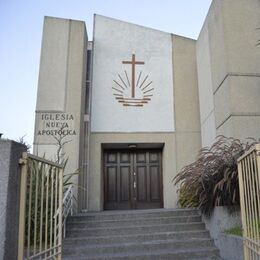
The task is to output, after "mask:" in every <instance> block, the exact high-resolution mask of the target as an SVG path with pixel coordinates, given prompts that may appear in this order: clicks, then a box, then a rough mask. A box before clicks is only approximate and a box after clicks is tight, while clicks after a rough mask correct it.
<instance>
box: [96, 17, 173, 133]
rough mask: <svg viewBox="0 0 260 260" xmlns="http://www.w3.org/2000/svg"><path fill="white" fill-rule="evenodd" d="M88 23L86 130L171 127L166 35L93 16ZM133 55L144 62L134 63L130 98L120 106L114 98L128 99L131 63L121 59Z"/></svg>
mask: <svg viewBox="0 0 260 260" xmlns="http://www.w3.org/2000/svg"><path fill="white" fill-rule="evenodd" d="M94 24H95V28H94V38H93V41H94V48H93V82H92V86H93V90H92V119H93V120H92V122H91V131H92V132H172V131H174V111H173V107H174V102H173V100H174V97H173V76H172V57H171V55H172V41H171V35H170V34H168V33H164V32H160V31H157V30H153V29H148V28H145V27H142V26H138V25H134V24H129V23H126V22H122V21H118V20H114V19H111V18H107V17H103V16H99V15H95V23H94ZM133 54H135V59H136V60H137V61H141V62H143V63H144V64H137V65H135V100H136V101H133V102H135V103H131V104H130V106H124V105H123V103H119V102H118V101H119V100H118V99H116V98H119V97H120V96H118V95H123V97H124V98H131V91H132V65H131V64H123V63H122V61H131V60H132V55H133ZM142 83H143V84H142ZM142 89H143V90H142ZM143 98H144V99H145V98H146V99H147V103H144V104H143V106H139V107H137V106H134V105H138V104H139V103H138V100H140V99H143ZM131 105H133V106H131ZM155 122H156V123H155Z"/></svg>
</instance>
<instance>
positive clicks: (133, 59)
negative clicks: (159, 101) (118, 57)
mask: <svg viewBox="0 0 260 260" xmlns="http://www.w3.org/2000/svg"><path fill="white" fill-rule="evenodd" d="M122 63H123V64H131V65H132V84H131V85H132V86H131V87H132V98H134V97H135V65H144V62H143V61H136V60H135V54H132V60H131V61H122Z"/></svg>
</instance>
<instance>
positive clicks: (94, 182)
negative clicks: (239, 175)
mask: <svg viewBox="0 0 260 260" xmlns="http://www.w3.org/2000/svg"><path fill="white" fill-rule="evenodd" d="M259 27H260V1H259V0H225V1H223V0H213V1H212V4H211V7H210V10H209V13H208V15H207V17H206V20H205V22H204V25H203V27H202V29H201V32H200V35H199V37H198V39H197V40H194V39H189V38H186V37H183V36H179V35H175V34H171V33H166V32H162V31H158V30H155V29H151V28H146V27H143V26H141V25H136V24H131V23H128V22H124V21H119V20H116V19H113V18H109V17H104V16H101V15H94V28H93V40H90V39H88V36H87V30H91V28H86V25H85V23H84V22H83V21H76V20H71V19H61V18H55V17H45V19H44V27H43V38H42V49H41V61H40V71H39V82H38V94H37V105H36V119H35V135H34V153H35V154H38V155H41V156H42V155H45V156H46V157H48V158H50V159H52V160H58V159H68V163H67V165H66V174H67V173H72V172H75V171H77V170H78V172H79V174H76V175H75V176H74V177H73V182H74V184H75V185H74V190H75V195H76V197H77V204H78V210H79V211H80V210H87V211H103V210H112V209H113V210H122V209H148V208H176V207H178V195H177V189H178V187H176V186H174V183H173V181H172V180H173V178H174V177H175V176H176V174H177V173H178V171H180V169H181V168H182V167H183V166H185V165H187V164H189V163H191V162H193V161H194V160H195V158H196V155H197V154H198V151H199V149H201V148H202V147H204V146H210V145H211V144H212V143H213V142H214V140H215V138H216V136H217V135H225V136H228V137H235V138H240V139H245V138H246V137H254V138H259V136H260V105H259V100H260V45H259V41H260V30H259Z"/></svg>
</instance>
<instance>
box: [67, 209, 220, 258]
mask: <svg viewBox="0 0 260 260" xmlns="http://www.w3.org/2000/svg"><path fill="white" fill-rule="evenodd" d="M62 259H64V260H72V259H73V260H74V259H79V260H80V259H84V260H85V259H91V260H92V259H93V260H94V259H107V260H109V259H116V260H119V259H142V260H143V259H156V260H158V259H181V260H183V259H200V260H202V259H203V260H206V259H208V260H209V259H220V258H219V252H218V250H217V248H216V247H215V245H214V242H213V240H212V239H211V238H210V236H209V232H208V231H206V229H205V225H204V223H203V222H202V220H201V216H200V215H199V212H198V211H197V210H193V209H180V210H179V209H177V210H165V209H156V210H133V211H105V212H101V213H86V214H82V215H78V216H73V217H70V218H69V219H68V221H67V237H66V239H65V240H64V243H63V257H62Z"/></svg>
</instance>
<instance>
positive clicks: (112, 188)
mask: <svg viewBox="0 0 260 260" xmlns="http://www.w3.org/2000/svg"><path fill="white" fill-rule="evenodd" d="M116 179H117V172H116V167H108V168H107V186H108V194H107V195H108V200H109V201H116V184H117V181H116Z"/></svg>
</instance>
